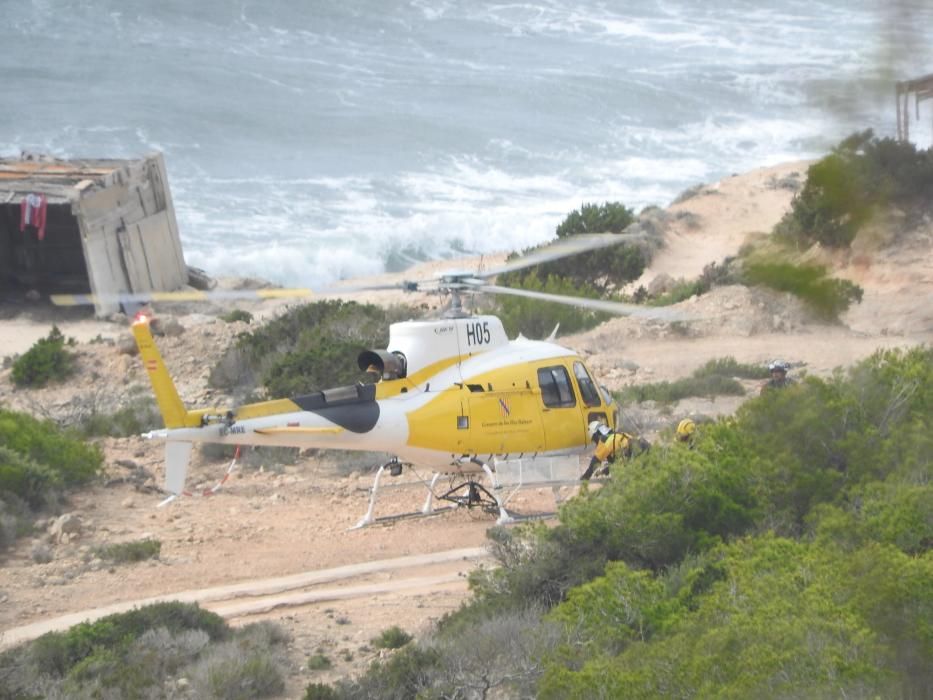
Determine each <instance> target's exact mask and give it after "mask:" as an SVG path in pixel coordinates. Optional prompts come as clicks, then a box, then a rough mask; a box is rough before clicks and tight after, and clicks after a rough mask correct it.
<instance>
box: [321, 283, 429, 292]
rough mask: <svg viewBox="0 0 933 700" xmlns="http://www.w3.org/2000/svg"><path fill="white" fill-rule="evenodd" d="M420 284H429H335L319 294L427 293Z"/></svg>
mask: <svg viewBox="0 0 933 700" xmlns="http://www.w3.org/2000/svg"><path fill="white" fill-rule="evenodd" d="M422 284H429V282H415V281H411V280H403V281H402V282H394V283H392V284H352V285H350V284H348V285H346V286H345V285H342V284H335V285H332V286H330V287H328V288H327V289H324V290H322V291H321V294H352V293H353V292H384V291H390V290H393V289H394V290H396V291H401V292H419V291H420V292H423V291H428V290H425V289H422V287H421V285H422Z"/></svg>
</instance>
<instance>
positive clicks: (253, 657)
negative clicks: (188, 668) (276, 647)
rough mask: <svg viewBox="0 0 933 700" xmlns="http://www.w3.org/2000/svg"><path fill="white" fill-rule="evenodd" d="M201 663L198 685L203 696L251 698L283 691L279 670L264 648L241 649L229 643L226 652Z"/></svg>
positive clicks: (233, 699) (248, 699)
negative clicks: (201, 677) (200, 676)
mask: <svg viewBox="0 0 933 700" xmlns="http://www.w3.org/2000/svg"><path fill="white" fill-rule="evenodd" d="M203 664H204V665H203V667H202V669H201V673H203V674H204V675H203V680H202V681H201V682H200V683H198V686H199V687H200V688H202V689H203V690H204V691H206V692H205V693H204V695H206V696H207V697H213V698H224V700H254V699H255V698H268V697H273V696H276V695H279V694H280V693H281V692H282V691H283V690H285V678H284V676H283V674H282V670H281V668H280V667H279V665H278V664H277V663H276V662H275V660H274V659H273V658H272V656H271V655H270V654H269V653H268V652H266V651H262V650H256V649H253V650H249V651H243V650H241V649H239V648H238V647H236V646H230V647H228V653H226V654H216V653H215V654H213V655H212V656H211V657H209V658H207V659H205V660H204V662H203Z"/></svg>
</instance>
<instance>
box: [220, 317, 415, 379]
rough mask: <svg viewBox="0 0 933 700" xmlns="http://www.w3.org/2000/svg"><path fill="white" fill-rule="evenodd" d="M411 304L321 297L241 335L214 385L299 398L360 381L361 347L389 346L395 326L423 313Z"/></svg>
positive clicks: (228, 353)
mask: <svg viewBox="0 0 933 700" xmlns="http://www.w3.org/2000/svg"><path fill="white" fill-rule="evenodd" d="M417 315H418V314H416V313H415V312H414V310H413V309H410V308H408V307H393V308H389V309H383V308H380V307H378V306H375V305H373V304H357V303H355V302H344V301H319V302H315V303H312V304H302V305H300V306H296V307H294V308H292V309H289V310H288V311H287V312H286V313H284V314H282V315H281V316H279V317H277V318H276V319H274V320H272V321H271V322H269V323H268V324H266V325H264V326H262V327H261V328H257V329H256V330H254V331H252V332H250V333H245V334H242V335H240V337H239V339H238V340H237V342H236V344H235V345H234V346H233V347H231V348H230V349H229V350H228V351H227V353H226V354H225V356H224V357H223V358H221V360H220V362H219V363H218V366H217V367H216V368H215V369H214V370H213V371H212V373H211V378H210V381H211V385H212V386H216V387H217V388H221V389H225V390H233V389H236V390H239V391H248V390H250V389H252V388H253V387H254V386H255V385H256V383H257V382H259V381H261V383H262V384H263V385H265V388H266V391H267V393H268V394H269V395H271V396H276V397H283V396H295V395H300V394H306V393H309V392H312V391H319V390H321V389H327V388H331V387H335V386H341V385H345V384H351V383H353V382H356V381H358V380H359V379H360V371H359V368H358V367H357V365H356V357H357V355H358V354H359V352H360V350H363V349H366V348H377V347H385V345H386V343H387V341H388V335H389V325H390V324H391V323H393V322H394V321H396V320H401V319H404V318H412V317H415V316H417Z"/></svg>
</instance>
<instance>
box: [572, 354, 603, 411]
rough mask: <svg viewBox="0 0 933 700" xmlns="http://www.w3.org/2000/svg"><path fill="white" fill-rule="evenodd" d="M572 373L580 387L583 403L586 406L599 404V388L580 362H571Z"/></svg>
mask: <svg viewBox="0 0 933 700" xmlns="http://www.w3.org/2000/svg"><path fill="white" fill-rule="evenodd" d="M573 374H574V376H575V377H576V378H577V386H579V387H580V396H582V397H583V403H584V404H586V405H587V406H599V390H598V389H597V388H596V384H595V383H594V382H593V378H592V377H590V373H589V372H587V371H586V367H584V366H583V363H582V362H574V363H573Z"/></svg>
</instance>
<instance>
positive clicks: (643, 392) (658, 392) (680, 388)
mask: <svg viewBox="0 0 933 700" xmlns="http://www.w3.org/2000/svg"><path fill="white" fill-rule="evenodd" d="M744 394H745V389H744V388H742V385H741V384H739V383H738V382H737V381H735V380H734V379H732V378H731V377H723V376H719V375H715V374H714V375H707V376H703V377H686V378H684V379H677V380H675V381H673V382H654V383H652V384H637V385H634V386H630V387H626V388H625V389H623V390H622V391H621V392H618V394H617V398H618V400H619V401H621V402H623V403H641V402H642V401H658V402H660V403H673V402H675V401H680V400H681V399H685V398H688V397H690V396H742V395H744Z"/></svg>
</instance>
